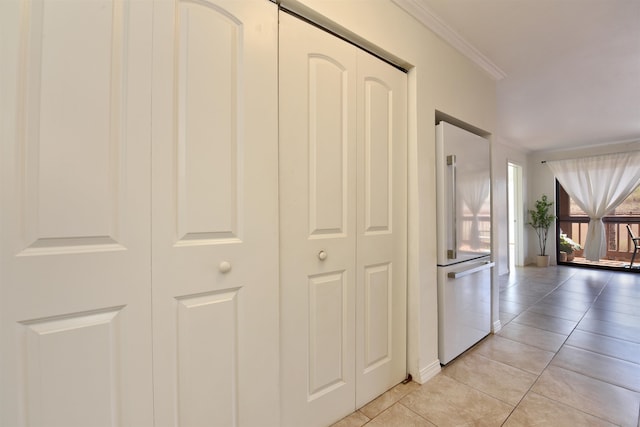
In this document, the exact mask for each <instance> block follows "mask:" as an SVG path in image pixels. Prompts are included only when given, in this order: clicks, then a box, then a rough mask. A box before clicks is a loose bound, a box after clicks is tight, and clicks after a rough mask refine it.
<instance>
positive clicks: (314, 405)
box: [280, 13, 407, 426]
mask: <svg viewBox="0 0 640 427" xmlns="http://www.w3.org/2000/svg"><path fill="white" fill-rule="evenodd" d="M280 30H281V37H280V40H281V48H280V132H281V134H280V135H281V137H280V218H281V232H280V238H281V270H280V271H281V272H280V274H281V293H282V296H281V307H282V317H281V319H282V320H281V331H282V338H281V340H282V356H281V360H282V362H281V366H282V367H283V372H282V401H283V424H284V425H285V426H289V425H291V426H298V425H305V426H306V425H311V426H313V425H318V426H322V425H328V424H331V423H332V422H334V421H337V420H338V419H340V418H341V417H343V416H345V415H347V414H349V413H350V412H353V411H354V410H355V409H356V407H358V406H362V405H363V404H364V403H366V402H368V401H370V400H372V399H373V398H375V397H376V396H378V395H380V394H382V393H383V392H385V391H386V390H388V389H389V388H391V387H392V386H394V385H396V384H398V383H399V382H400V381H402V380H403V379H404V376H405V369H406V356H405V354H406V349H405V347H406V332H405V328H406V308H405V307H406V102H407V101H406V75H405V74H404V73H402V72H401V71H398V70H396V69H395V68H393V67H391V66H389V65H387V64H385V63H383V62H381V61H379V60H377V59H375V58H373V57H372V56H370V55H368V54H366V53H364V52H360V51H359V50H358V49H357V48H356V47H354V46H352V45H349V44H348V43H346V42H344V41H342V40H339V39H337V38H335V37H333V36H331V35H330V34H328V33H326V32H323V31H322V30H319V29H317V28H314V27H311V26H310V25H308V24H306V23H303V22H301V21H299V20H297V19H296V18H293V17H291V16H290V15H287V14H285V13H282V14H281V20H280Z"/></svg>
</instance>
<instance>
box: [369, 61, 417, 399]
mask: <svg viewBox="0 0 640 427" xmlns="http://www.w3.org/2000/svg"><path fill="white" fill-rule="evenodd" d="M406 90H407V79H406V74H405V73H404V72H402V71H400V70H398V69H396V68H394V67H392V66H391V65H389V64H386V63H384V62H382V61H380V60H378V59H376V58H374V57H373V56H371V55H369V54H367V53H365V52H363V51H358V162H359V168H358V171H359V172H358V238H357V248H358V249H357V254H358V255H357V256H358V260H357V272H358V276H357V277H358V282H357V291H356V292H357V295H358V300H357V301H358V306H357V307H358V308H357V310H356V312H357V313H358V317H357V320H356V325H357V328H356V340H357V341H356V342H357V355H356V384H357V389H356V405H357V406H358V407H360V406H362V405H364V404H366V403H367V402H369V401H370V400H372V399H374V398H375V397H376V396H378V395H380V394H382V393H384V392H385V391H386V390H388V389H389V388H391V387H393V386H394V385H396V384H398V383H399V382H400V381H402V380H403V379H404V377H405V375H406V295H407V294H406V292H407V279H406V271H407V264H406V263H407V261H406V254H407V247H406V245H407V225H406V218H407V172H406V165H407V136H406V129H407V121H406V120H407V119H406V108H407V95H406Z"/></svg>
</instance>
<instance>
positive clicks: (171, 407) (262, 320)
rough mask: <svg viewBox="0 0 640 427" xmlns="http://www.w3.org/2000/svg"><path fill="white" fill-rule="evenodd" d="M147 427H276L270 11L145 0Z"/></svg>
mask: <svg viewBox="0 0 640 427" xmlns="http://www.w3.org/2000/svg"><path fill="white" fill-rule="evenodd" d="M153 70H154V76H153V91H154V99H153V144H154V145H153V310H154V314H153V316H154V317H153V322H154V374H155V377H154V380H155V383H154V386H155V414H156V425H157V426H168V425H180V426H204V425H208V426H260V427H268V426H277V425H278V424H279V401H278V366H279V365H278V362H279V359H278V354H279V347H278V281H277V279H278V234H277V225H278V220H277V209H278V205H277V203H278V201H277V191H278V188H277V179H278V176H277V161H278V159H277V156H278V149H277V144H278V140H277V124H278V123H277V6H276V5H275V4H273V3H271V2H268V1H265V0H251V1H232V0H215V1H207V0H201V1H174V0H171V1H167V0H160V1H157V2H156V3H155V13H154V67H153Z"/></svg>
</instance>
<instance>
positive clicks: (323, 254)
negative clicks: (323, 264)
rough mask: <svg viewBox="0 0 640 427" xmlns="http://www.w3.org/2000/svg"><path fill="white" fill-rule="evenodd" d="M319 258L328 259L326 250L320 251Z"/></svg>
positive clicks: (321, 259)
mask: <svg viewBox="0 0 640 427" xmlns="http://www.w3.org/2000/svg"><path fill="white" fill-rule="evenodd" d="M318 259H319V260H320V261H324V260H325V259H327V253H326V252H325V251H320V252H318Z"/></svg>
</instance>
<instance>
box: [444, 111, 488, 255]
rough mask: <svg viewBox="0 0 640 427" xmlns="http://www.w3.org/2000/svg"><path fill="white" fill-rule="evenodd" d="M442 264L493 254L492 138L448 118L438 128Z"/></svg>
mask: <svg viewBox="0 0 640 427" xmlns="http://www.w3.org/2000/svg"><path fill="white" fill-rule="evenodd" d="M436 177H437V224H438V227H437V230H438V231H437V238H438V265H441V266H442V265H450V264H454V263H459V262H462V261H467V260H471V259H475V258H479V257H482V256H485V255H488V254H489V253H490V252H491V157H490V148H489V141H488V140H487V139H485V138H482V137H480V136H478V135H475V134H472V133H470V132H467V131H466V130H463V129H460V128H458V127H456V126H453V125H451V124H449V123H446V122H440V124H438V125H437V126H436Z"/></svg>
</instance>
